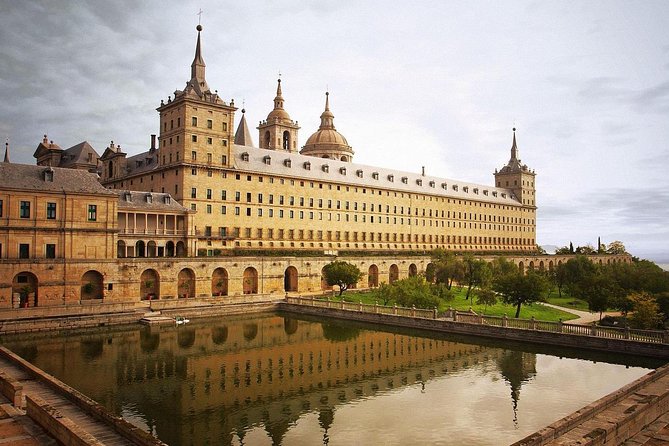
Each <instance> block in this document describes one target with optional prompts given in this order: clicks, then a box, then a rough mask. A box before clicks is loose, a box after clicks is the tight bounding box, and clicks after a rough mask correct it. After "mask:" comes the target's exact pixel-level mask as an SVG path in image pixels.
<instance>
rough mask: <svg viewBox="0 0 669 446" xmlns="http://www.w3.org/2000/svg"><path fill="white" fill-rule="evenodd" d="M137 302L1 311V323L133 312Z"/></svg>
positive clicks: (91, 303)
mask: <svg viewBox="0 0 669 446" xmlns="http://www.w3.org/2000/svg"><path fill="white" fill-rule="evenodd" d="M136 307H137V303H135V302H103V301H101V300H100V301H97V300H91V301H82V302H81V304H79V305H59V306H42V307H33V308H14V309H2V310H0V321H16V320H22V319H37V318H49V317H66V316H67V317H69V316H92V315H97V314H109V313H124V312H129V311H133V310H134V309H135V308H136Z"/></svg>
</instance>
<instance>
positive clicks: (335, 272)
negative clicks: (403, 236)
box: [323, 260, 362, 296]
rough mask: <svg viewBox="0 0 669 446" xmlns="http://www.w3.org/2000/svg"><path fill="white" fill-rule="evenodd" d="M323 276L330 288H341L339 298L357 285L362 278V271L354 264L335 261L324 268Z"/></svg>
mask: <svg viewBox="0 0 669 446" xmlns="http://www.w3.org/2000/svg"><path fill="white" fill-rule="evenodd" d="M323 276H324V277H325V282H326V283H327V284H328V285H329V286H335V285H336V286H338V287H339V296H341V295H342V294H343V293H344V291H346V290H347V289H348V288H349V287H350V286H351V285H355V284H356V283H358V281H359V280H360V279H361V278H362V272H360V269H359V268H358V267H357V266H355V265H354V264H352V263H348V262H344V261H342V260H335V261H334V262H330V263H328V264H327V265H325V266H324V267H323Z"/></svg>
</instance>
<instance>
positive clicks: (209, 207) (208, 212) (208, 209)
mask: <svg viewBox="0 0 669 446" xmlns="http://www.w3.org/2000/svg"><path fill="white" fill-rule="evenodd" d="M207 214H211V205H210V204H208V205H207Z"/></svg>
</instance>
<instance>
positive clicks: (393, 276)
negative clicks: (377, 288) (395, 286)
mask: <svg viewBox="0 0 669 446" xmlns="http://www.w3.org/2000/svg"><path fill="white" fill-rule="evenodd" d="M399 278H400V269H399V268H398V267H397V265H395V264H394V263H393V264H392V265H390V272H389V274H388V283H393V282H396V281H397V280H398V279H399Z"/></svg>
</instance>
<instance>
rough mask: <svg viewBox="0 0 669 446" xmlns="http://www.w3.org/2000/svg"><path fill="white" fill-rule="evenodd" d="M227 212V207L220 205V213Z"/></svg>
mask: <svg viewBox="0 0 669 446" xmlns="http://www.w3.org/2000/svg"><path fill="white" fill-rule="evenodd" d="M227 213H228V208H227V207H225V206H221V214H223V215H225V214H227Z"/></svg>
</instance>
